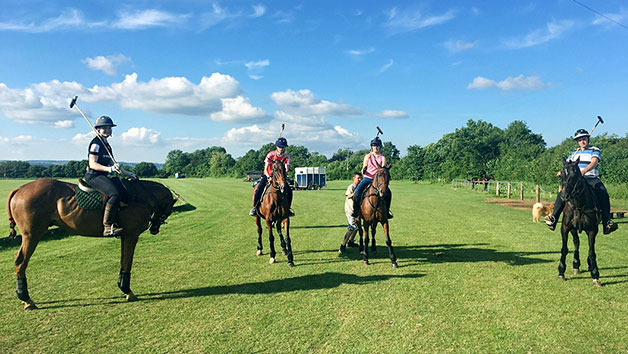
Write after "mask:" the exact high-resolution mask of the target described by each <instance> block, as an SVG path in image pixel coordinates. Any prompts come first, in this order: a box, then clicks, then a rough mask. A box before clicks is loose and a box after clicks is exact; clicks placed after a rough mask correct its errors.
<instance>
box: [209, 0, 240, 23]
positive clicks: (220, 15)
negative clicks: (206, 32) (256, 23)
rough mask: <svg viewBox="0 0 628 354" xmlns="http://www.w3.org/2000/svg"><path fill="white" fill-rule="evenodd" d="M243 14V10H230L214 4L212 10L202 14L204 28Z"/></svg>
mask: <svg viewBox="0 0 628 354" xmlns="http://www.w3.org/2000/svg"><path fill="white" fill-rule="evenodd" d="M240 16H242V13H241V12H239V11H238V12H230V11H229V10H228V9H225V8H222V7H220V5H218V4H217V3H213V4H212V11H209V12H205V13H202V14H201V24H202V28H203V29H207V28H209V27H212V26H215V25H217V24H219V23H221V22H223V21H227V20H231V19H235V18H238V17H240Z"/></svg>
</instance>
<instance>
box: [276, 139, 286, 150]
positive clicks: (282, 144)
mask: <svg viewBox="0 0 628 354" xmlns="http://www.w3.org/2000/svg"><path fill="white" fill-rule="evenodd" d="M275 146H276V147H280V148H285V147H288V140H286V138H284V137H281V138H279V139H277V141H275Z"/></svg>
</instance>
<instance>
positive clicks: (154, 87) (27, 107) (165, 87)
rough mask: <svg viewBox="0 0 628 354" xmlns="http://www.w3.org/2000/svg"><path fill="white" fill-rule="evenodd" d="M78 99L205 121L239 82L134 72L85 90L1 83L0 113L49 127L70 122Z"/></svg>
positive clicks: (50, 83)
mask: <svg viewBox="0 0 628 354" xmlns="http://www.w3.org/2000/svg"><path fill="white" fill-rule="evenodd" d="M75 95H78V96H79V97H80V99H81V100H82V101H85V102H104V101H113V102H115V103H117V104H119V105H120V106H121V107H123V108H131V109H139V110H143V111H146V112H151V113H157V114H181V115H190V116H201V117H210V115H211V114H212V113H215V112H219V111H221V110H222V108H223V103H222V99H223V98H235V97H237V96H239V95H240V84H239V82H238V81H237V80H235V79H234V78H233V77H231V76H229V75H224V74H220V73H213V74H212V75H211V76H210V77H203V78H202V79H201V81H200V83H199V84H198V85H195V84H193V83H192V82H190V81H189V80H188V79H187V78H185V77H166V78H162V79H151V80H150V81H148V82H141V81H138V78H137V74H135V73H133V74H131V75H126V77H125V79H124V81H122V82H120V83H114V84H112V85H110V86H97V85H96V86H93V87H92V88H86V87H84V86H82V85H81V84H79V83H77V82H74V81H72V82H67V81H66V82H59V81H58V80H52V81H48V82H42V83H38V84H33V85H31V86H30V87H28V88H26V89H11V88H9V87H7V86H6V84H4V83H0V115H1V116H4V117H6V118H8V119H12V120H15V121H18V122H21V123H47V124H54V123H55V122H57V121H60V120H74V119H76V118H77V113H76V112H75V111H73V110H71V109H70V108H69V102H70V98H71V97H73V96H75Z"/></svg>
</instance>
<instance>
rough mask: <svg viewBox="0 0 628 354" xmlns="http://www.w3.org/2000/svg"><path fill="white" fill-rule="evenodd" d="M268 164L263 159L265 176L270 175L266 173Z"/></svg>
mask: <svg viewBox="0 0 628 354" xmlns="http://www.w3.org/2000/svg"><path fill="white" fill-rule="evenodd" d="M268 166H270V163H269V162H268V161H264V174H265V175H266V177H270V175H269V174H268Z"/></svg>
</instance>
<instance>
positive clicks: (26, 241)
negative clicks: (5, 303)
mask: <svg viewBox="0 0 628 354" xmlns="http://www.w3.org/2000/svg"><path fill="white" fill-rule="evenodd" d="M130 186H131V189H132V194H133V195H134V196H135V197H134V198H133V199H132V200H130V201H129V204H128V205H127V206H126V207H124V208H122V209H121V210H120V213H119V224H120V226H121V227H123V228H124V232H123V235H122V237H121V239H122V242H121V243H122V246H121V248H122V255H121V258H120V277H119V279H118V287H119V288H120V290H122V292H123V293H124V295H125V296H126V299H127V300H128V301H134V300H136V299H137V298H136V297H135V295H134V294H133V292H132V291H131V288H130V283H131V265H132V263H133V253H134V251H135V245H136V244H137V240H138V236H139V235H140V234H141V233H142V232H144V231H145V230H146V229H150V233H151V234H153V235H155V234H157V233H158V232H159V227H160V226H161V224H163V223H164V222H165V220H166V219H167V218H168V216H169V215H170V213H171V212H172V206H173V204H174V202H175V199H173V198H172V193H171V192H170V190H169V189H168V188H167V187H166V186H164V185H162V184H160V183H157V182H152V181H139V180H135V181H131V183H130ZM76 188H77V185H75V184H71V183H66V182H61V181H57V180H55V179H51V178H41V179H38V180H36V181H33V182H30V183H27V184H25V185H23V186H21V187H18V188H16V189H14V190H13V191H12V192H11V193H9V197H8V200H7V213H8V215H9V222H10V227H11V236H15V235H16V233H15V230H14V228H15V225H16V224H17V226H18V227H19V229H20V232H21V233H22V245H21V247H20V249H19V250H18V252H17V255H16V257H15V271H16V274H17V291H16V292H17V297H18V298H19V299H20V300H22V303H23V304H24V308H25V309H27V310H30V309H36V308H37V306H36V305H35V303H34V302H33V300H32V299H31V297H30V295H29V293H28V286H27V284H26V267H27V266H28V261H29V260H30V258H31V256H32V255H33V252H34V251H35V247H36V246H37V243H38V242H39V241H40V240H41V239H42V237H43V236H44V234H45V233H46V231H47V230H48V227H50V226H52V225H56V226H59V227H60V228H62V229H64V230H66V231H68V232H70V233H72V234H76V235H82V236H92V237H99V236H100V237H102V234H103V225H102V218H103V210H102V209H96V210H85V209H82V208H80V207H79V206H78V204H77V202H76V195H75V191H76Z"/></svg>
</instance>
